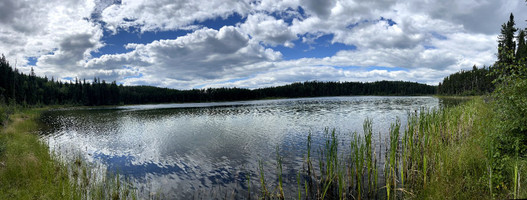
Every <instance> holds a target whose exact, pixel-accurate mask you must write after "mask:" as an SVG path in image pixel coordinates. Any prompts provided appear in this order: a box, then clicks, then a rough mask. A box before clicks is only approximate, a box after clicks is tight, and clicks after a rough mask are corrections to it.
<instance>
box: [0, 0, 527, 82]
mask: <svg viewBox="0 0 527 200" xmlns="http://www.w3.org/2000/svg"><path fill="white" fill-rule="evenodd" d="M524 9H525V2H524V1H516V0H505V1H493V0H482V1H470V0H469V1H456V0H447V1H425V2H422V1H418V0H406V1H402V0H378V1H369V0H329V1H322V0H260V1H250V0H244V1H237V0H221V1H204V0H195V1H184V0H176V1H172V0H161V1H149V0H134V1H132V0H88V1H82V2H78V1H76V0H62V1H58V0H49V1H34V2H28V1H15V0H3V1H1V2H0V40H1V41H2V44H1V45H0V53H4V54H6V56H7V58H8V59H9V60H10V61H11V62H13V60H15V59H16V60H17V61H18V66H19V69H20V70H21V71H23V72H28V71H29V67H28V66H29V58H32V59H33V60H37V62H36V64H35V66H33V67H34V68H35V71H36V72H37V74H39V75H47V76H48V77H50V76H54V77H56V78H64V77H79V78H88V79H90V78H92V77H101V78H103V79H107V80H108V81H112V80H117V81H118V82H122V83H124V84H129V85H139V84H147V85H155V86H163V87H171V88H194V87H198V88H199V87H208V86H237V87H251V88H253V87H263V86H269V85H280V84H287V83H290V82H294V81H305V80H343V81H344V80H345V81H372V80H382V79H388V80H409V81H420V82H423V83H433V84H437V82H439V81H440V80H442V78H443V76H445V75H448V74H450V73H453V72H456V71H458V70H460V69H468V68H470V67H471V66H472V65H474V64H476V65H478V66H481V65H490V64H492V63H493V62H494V60H495V59H496V58H495V53H496V52H497V49H496V46H497V44H496V37H497V34H499V28H500V25H501V24H502V23H503V22H505V21H507V20H508V15H509V14H510V12H513V13H514V14H515V16H516V19H517V20H516V21H517V24H518V26H519V27H524V26H525V23H524V22H523V21H522V20H523V19H527V12H523V10H524ZM233 14H236V15H239V16H241V21H239V22H235V23H231V24H230V25H228V26H224V27H222V28H216V29H217V30H214V29H209V28H206V27H203V25H200V24H198V23H199V22H203V21H205V20H208V19H212V20H215V19H218V18H223V19H227V17H229V16H231V15H233ZM220 21H221V20H220ZM129 30H140V31H139V33H138V34H144V33H146V32H164V31H168V30H170V31H174V30H186V31H188V32H189V34H187V35H184V36H180V37H177V38H176V39H166V38H157V39H154V40H150V41H148V42H141V41H138V42H136V43H128V44H125V48H126V49H125V50H126V51H125V52H127V53H121V54H115V53H108V52H101V54H102V55H100V56H95V57H94V56H92V55H97V54H94V53H97V52H98V51H100V50H101V48H102V47H105V46H107V45H108V46H111V45H114V44H110V43H109V44H106V42H108V41H106V40H105V38H106V36H109V35H111V34H118V33H120V32H125V31H129ZM105 34H106V35H105ZM324 35H326V36H331V37H330V38H332V39H331V43H332V44H335V43H339V45H345V46H347V47H351V46H353V48H352V49H353V50H349V49H347V50H340V51H337V52H336V53H335V54H334V55H330V56H327V57H325V58H301V57H302V56H297V58H294V59H291V60H282V57H283V56H282V54H281V52H279V51H278V50H273V49H280V48H276V47H278V46H281V45H283V46H286V47H290V49H289V50H292V51H302V49H298V48H297V47H295V45H294V44H299V43H304V44H302V45H297V46H303V45H307V46H312V47H313V48H315V47H316V44H315V43H316V41H317V40H316V39H317V38H320V37H321V36H324ZM171 38H172V37H171ZM152 41H153V42H152ZM332 44H330V47H331V45H332ZM312 51H317V49H316V48H315V49H314V50H312ZM297 55H302V54H301V53H298V54H297ZM335 66H338V67H335ZM372 66H380V67H384V68H371V67H372Z"/></svg>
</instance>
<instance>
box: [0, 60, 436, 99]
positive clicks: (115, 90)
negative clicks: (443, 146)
mask: <svg viewBox="0 0 527 200" xmlns="http://www.w3.org/2000/svg"><path fill="white" fill-rule="evenodd" d="M436 90H437V87H436V86H429V85H425V84H420V83H413V82H403V81H379V82H373V83H360V82H318V81H311V82H304V83H293V84H290V85H285V86H278V87H268V88H261V89H255V90H249V89H242V88H210V89H193V90H176V89H168V88H158V87H152V86H123V85H117V83H116V82H115V81H113V82H111V83H107V82H106V81H104V80H102V81H101V80H100V79H97V78H94V79H93V80H92V81H91V82H87V81H86V80H75V81H70V82H61V81H56V80H54V79H53V78H52V79H51V80H49V79H48V78H42V77H38V76H36V75H35V73H34V72H33V70H31V73H30V74H29V75H26V74H23V73H20V72H19V71H18V70H17V69H13V68H12V67H11V66H10V64H9V63H8V62H7V60H6V59H5V57H4V56H3V55H2V57H1V58H0V104H2V103H8V104H13V103H16V104H22V105H55V104H73V105H90V106H91V105H117V104H145V103H175V102H207V101H237V100H254V99H264V98H291V97H317V96H348V95H429V94H435V93H436Z"/></svg>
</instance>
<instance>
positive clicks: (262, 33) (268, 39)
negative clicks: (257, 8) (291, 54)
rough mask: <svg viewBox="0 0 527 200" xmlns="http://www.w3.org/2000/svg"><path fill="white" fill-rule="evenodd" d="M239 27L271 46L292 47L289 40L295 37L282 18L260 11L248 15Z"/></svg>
mask: <svg viewBox="0 0 527 200" xmlns="http://www.w3.org/2000/svg"><path fill="white" fill-rule="evenodd" d="M240 28H241V29H242V30H243V31H244V32H246V33H248V34H249V35H251V36H252V37H253V38H254V39H256V40H258V41H262V42H263V43H265V44H268V45H272V46H276V45H284V46H287V47H293V46H294V45H293V43H291V40H295V39H297V37H296V35H295V34H294V33H293V32H292V31H291V29H290V28H289V26H288V25H287V24H286V23H285V22H284V20H282V19H280V20H277V19H275V18H274V17H272V16H269V15H266V14H262V13H257V14H251V15H249V16H248V17H247V20H246V21H245V22H244V23H243V24H241V25H240Z"/></svg>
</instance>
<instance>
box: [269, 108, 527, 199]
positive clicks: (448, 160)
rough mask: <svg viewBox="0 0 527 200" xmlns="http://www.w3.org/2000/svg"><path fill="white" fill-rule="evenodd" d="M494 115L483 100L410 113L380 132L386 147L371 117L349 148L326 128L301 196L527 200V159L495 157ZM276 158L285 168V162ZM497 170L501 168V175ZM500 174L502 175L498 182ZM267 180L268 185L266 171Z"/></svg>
mask: <svg viewBox="0 0 527 200" xmlns="http://www.w3.org/2000/svg"><path fill="white" fill-rule="evenodd" d="M493 116H494V114H493V110H492V109H491V108H490V106H489V105H487V104H486V103H485V101H483V99H482V98H475V99H474V100H472V101H469V102H468V103H465V104H463V105H460V106H456V107H448V108H441V109H421V110H419V111H416V112H412V113H409V114H408V118H407V123H406V124H404V125H402V124H401V122H400V120H399V119H397V120H396V121H395V122H394V123H393V124H392V125H391V127H390V129H389V130H387V132H386V133H384V134H380V135H385V137H384V138H382V137H380V138H379V140H380V141H382V140H383V139H384V140H385V141H386V142H385V143H384V147H385V149H384V150H383V149H382V148H381V146H379V148H374V146H375V145H374V144H373V142H372V136H373V133H372V124H373V121H371V120H369V119H366V120H365V122H364V125H363V129H364V132H363V134H362V135H359V134H357V133H352V134H351V135H350V139H349V140H348V141H350V143H349V146H348V145H342V143H339V141H341V140H339V137H342V135H340V134H339V133H337V132H336V131H335V130H334V129H333V130H329V129H326V130H325V133H324V143H323V145H322V147H320V148H319V149H317V150H315V151H317V153H318V154H316V155H318V156H316V157H313V156H312V155H313V152H312V151H313V149H312V148H313V146H312V135H311V134H309V135H308V137H307V157H306V159H305V161H304V164H303V165H304V167H303V168H302V170H300V171H298V172H297V181H296V183H297V188H298V189H297V190H298V191H297V192H296V194H297V197H298V198H299V199H300V198H301V196H302V192H303V193H304V197H305V198H304V199H490V198H525V197H526V195H527V190H526V189H525V188H522V187H521V185H524V184H525V183H524V182H525V181H523V180H522V179H521V177H522V176H524V175H525V173H526V172H527V167H526V166H527V165H526V163H527V162H526V160H525V158H523V157H522V156H521V155H520V153H519V151H518V150H517V155H516V156H515V157H513V158H510V159H508V160H507V159H505V161H506V162H505V163H502V161H503V160H504V159H500V160H498V159H493V157H496V155H494V154H493V150H492V148H491V147H493V148H499V147H496V145H494V144H493V141H494V140H493V136H492V135H493V134H495V128H494V126H493V124H494V122H495V121H494V120H495V118H494V117H493ZM379 145H381V144H379ZM517 149H518V148H517ZM376 150H380V151H376ZM345 152H348V153H345ZM378 158H379V159H378ZM380 158H384V160H380ZM277 159H279V162H277V163H278V164H280V165H281V162H282V160H281V159H282V158H281V157H280V156H279V155H277ZM313 159H315V160H316V161H318V162H317V163H318V164H317V165H318V167H317V166H314V163H313ZM496 161H500V163H499V164H498V163H496ZM379 163H384V164H379ZM496 165H499V166H501V168H500V169H502V171H500V173H497V172H496V167H495V166H496ZM260 169H263V166H262V165H260ZM279 169H281V167H280V168H279ZM379 172H381V173H379ZM280 173H281V172H280ZM496 174H500V175H501V176H503V177H502V178H501V179H499V180H501V182H499V183H497V181H496V180H495V179H496V178H495V177H493V176H496ZM503 174H505V175H503ZM260 179H261V180H264V178H263V171H262V173H261V177H260ZM279 181H280V182H281V179H280V180H279ZM262 182H264V181H262ZM279 185H280V186H279V187H280V188H282V187H283V186H282V183H279ZM262 190H265V186H264V185H262ZM300 190H302V191H300ZM281 192H283V191H282V190H281ZM287 195H288V194H283V193H280V194H277V195H274V196H271V195H267V196H266V197H277V198H284V197H286V198H287Z"/></svg>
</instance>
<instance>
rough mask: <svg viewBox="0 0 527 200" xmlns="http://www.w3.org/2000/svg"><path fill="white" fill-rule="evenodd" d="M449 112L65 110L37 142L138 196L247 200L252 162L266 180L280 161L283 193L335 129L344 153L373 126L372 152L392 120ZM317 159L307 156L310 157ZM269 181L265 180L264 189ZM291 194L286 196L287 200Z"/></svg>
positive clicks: (404, 108)
mask: <svg viewBox="0 0 527 200" xmlns="http://www.w3.org/2000/svg"><path fill="white" fill-rule="evenodd" d="M449 104H452V102H450V101H448V102H447V101H444V100H442V99H438V98H435V97H377V96H363V97H362V96H358V97H320V98H298V99H277V100H257V101H240V102H218V103H187V104H160V105H134V106H116V107H98V108H69V109H58V110H53V111H49V112H45V113H44V114H43V115H42V122H43V126H42V128H41V131H40V134H41V137H42V139H43V140H44V141H45V142H46V143H47V144H49V146H50V150H51V151H54V152H56V153H58V154H59V155H60V156H61V157H63V158H65V159H73V158H74V157H75V156H81V157H82V158H83V159H85V160H86V161H88V162H90V163H97V164H99V165H100V166H103V168H104V170H106V171H109V172H118V173H119V174H121V175H123V176H125V177H127V178H129V180H130V181H131V182H133V183H134V185H135V186H136V187H137V191H138V192H139V194H140V195H142V196H146V195H148V194H152V193H156V194H160V195H161V196H163V197H165V198H188V197H203V198H208V197H214V196H220V197H224V196H225V195H226V194H229V195H230V194H231V193H233V191H235V192H234V193H235V194H236V196H238V197H243V196H244V195H246V190H247V188H248V187H249V183H248V177H250V179H249V180H250V184H251V185H250V187H251V188H258V187H259V183H258V181H259V180H258V170H257V168H258V161H259V160H261V161H263V163H264V166H265V173H266V175H269V178H270V179H269V180H273V177H275V174H276V166H275V163H276V153H277V151H279V154H280V156H282V157H283V160H284V167H283V173H284V178H285V183H286V184H287V183H290V184H288V185H290V187H287V188H286V192H287V191H291V190H294V189H295V187H296V171H297V170H299V169H301V168H302V162H303V159H304V157H305V155H306V154H307V150H306V143H307V136H308V134H310V133H311V134H312V137H313V146H314V148H313V149H315V150H316V149H318V147H320V145H322V143H323V142H324V135H325V132H326V131H325V130H326V129H327V130H332V129H335V130H336V132H337V133H338V134H339V135H340V137H339V138H340V139H341V143H342V144H343V145H348V146H349V139H350V137H349V136H350V135H351V133H352V132H357V133H359V135H360V134H362V129H363V128H362V127H363V122H364V120H365V119H366V118H369V119H372V121H373V131H374V137H373V138H374V143H375V145H376V151H380V149H382V148H383V147H382V145H383V142H384V141H385V138H386V134H387V133H388V130H389V127H390V125H391V124H392V123H394V122H395V121H396V119H397V118H398V119H400V120H401V122H402V124H403V125H404V124H405V122H406V118H407V115H408V114H409V113H415V112H419V110H420V109H422V108H425V109H431V108H439V107H441V106H445V105H449ZM313 154H316V151H314V152H313ZM271 182H273V181H271ZM290 195H294V194H290Z"/></svg>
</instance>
